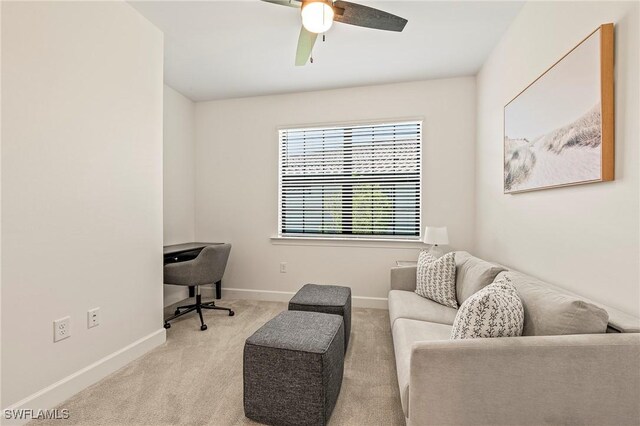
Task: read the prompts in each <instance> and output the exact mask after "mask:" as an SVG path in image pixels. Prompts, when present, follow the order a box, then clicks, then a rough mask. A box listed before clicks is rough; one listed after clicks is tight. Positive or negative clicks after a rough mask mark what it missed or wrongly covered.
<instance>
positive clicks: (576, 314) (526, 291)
mask: <svg viewBox="0 0 640 426" xmlns="http://www.w3.org/2000/svg"><path fill="white" fill-rule="evenodd" d="M503 274H505V275H507V276H508V277H509V278H510V279H511V282H512V283H513V285H514V287H515V288H516V291H517V292H518V295H519V296H520V300H521V301H522V306H523V307H524V328H523V330H522V335H523V336H553V335H560V334H594V333H605V332H606V331H607V323H608V322H609V314H608V313H607V311H605V310H604V309H602V308H600V307H598V306H596V305H594V304H593V303H589V302H587V301H585V300H582V299H580V298H579V297H577V296H573V295H570V294H565V293H561V292H560V291H558V290H556V289H554V288H553V287H552V286H550V285H549V284H547V283H545V282H544V281H540V280H538V279H536V278H533V277H530V276H528V275H525V274H523V273H521V272H516V271H508V272H502V273H500V274H499V275H498V278H499V277H501V276H502V275H503Z"/></svg>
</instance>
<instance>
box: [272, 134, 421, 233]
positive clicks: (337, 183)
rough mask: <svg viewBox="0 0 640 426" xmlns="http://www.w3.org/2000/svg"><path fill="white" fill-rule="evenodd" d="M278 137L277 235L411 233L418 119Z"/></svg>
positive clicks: (415, 227) (416, 228)
mask: <svg viewBox="0 0 640 426" xmlns="http://www.w3.org/2000/svg"><path fill="white" fill-rule="evenodd" d="M279 138H280V159H279V177H280V184H279V203H278V204H279V236H281V237H286V236H293V237H305V236H306V237H335V238H363V239H365V238H388V239H419V237H420V194H421V165H422V122H421V121H407V122H397V123H389V124H371V125H354V126H336V127H316V128H305V129H283V130H280V132H279Z"/></svg>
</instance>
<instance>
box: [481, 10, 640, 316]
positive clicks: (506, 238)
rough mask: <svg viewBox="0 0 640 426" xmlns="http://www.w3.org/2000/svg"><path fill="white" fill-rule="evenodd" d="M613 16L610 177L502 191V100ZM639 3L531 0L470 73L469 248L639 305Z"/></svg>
mask: <svg viewBox="0 0 640 426" xmlns="http://www.w3.org/2000/svg"><path fill="white" fill-rule="evenodd" d="M607 22H613V23H615V24H616V34H615V37H616V40H615V42H616V52H615V56H616V64H615V80H616V91H615V98H616V105H615V110H616V129H615V132H616V159H615V160H616V180H615V182H611V183H597V184H589V185H582V186H575V187H567V188H559V189H552V190H543V191H536V192H529V193H523V194H517V195H503V193H502V137H503V134H502V133H503V132H502V126H503V115H502V114H503V106H504V105H505V104H506V103H507V102H508V101H509V100H510V99H512V98H513V97H514V96H515V95H516V94H518V93H519V92H520V91H521V90H522V89H523V88H524V87H526V86H527V85H528V84H529V83H531V81H533V80H534V79H535V78H537V77H538V76H539V75H540V74H541V73H542V72H544V71H545V70H546V69H547V68H548V67H549V66H551V65H552V64H553V63H555V62H556V61H557V60H558V59H559V58H560V57H562V56H563V55H564V54H565V53H566V52H567V51H569V50H570V49H571V48H572V47H573V46H575V45H576V44H577V43H579V42H580V41H581V40H582V39H583V38H584V37H586V36H587V35H588V34H589V33H591V32H592V31H593V30H594V29H596V28H597V27H598V26H599V25H601V24H603V23H607ZM639 49H640V45H639V42H638V3H632V2H628V3H614V2H540V3H538V2H530V3H527V4H526V5H525V6H524V8H523V9H522V12H521V13H520V14H519V16H518V17H517V18H516V20H515V21H514V22H513V24H512V25H511V27H510V28H509V30H508V31H507V33H506V34H505V36H504V37H503V39H502V41H501V42H500V44H499V45H498V46H497V47H496V49H495V50H494V51H493V53H492V54H491V56H490V57H489V59H488V60H487V62H486V63H485V65H484V66H483V68H482V70H481V72H480V73H479V75H478V79H477V84H478V139H477V148H476V152H477V161H476V193H477V218H476V224H477V232H476V246H477V248H478V252H479V253H478V254H479V255H481V256H483V257H486V258H489V259H493V260H496V261H499V262H501V263H504V264H507V265H509V266H511V267H514V268H516V269H520V270H522V271H524V272H527V273H530V274H532V275H535V276H538V277H540V278H543V279H546V280H548V281H550V282H553V283H555V284H558V285H561V286H563V287H566V288H568V289H571V290H573V291H574V292H576V293H578V294H582V295H585V296H587V297H590V298H592V299H594V300H597V301H599V302H602V303H605V304H609V305H611V306H613V307H617V308H619V309H621V310H624V311H627V312H629V313H631V314H636V315H637V314H639V313H640V303H639V300H640V286H639V285H638V283H639V282H640V275H639V271H640V249H639V243H638V242H639V222H640V216H639V205H638V202H639V197H638V196H639V191H640V184H639V174H638V164H639V163H638V159H639V149H638V147H639V140H638V138H639V137H640V133H639V131H638V117H639V116H640V111H639V109H638V98H639V86H638V75H639V73H640V69H639V67H638V51H639Z"/></svg>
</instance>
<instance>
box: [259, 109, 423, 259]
mask: <svg viewBox="0 0 640 426" xmlns="http://www.w3.org/2000/svg"><path fill="white" fill-rule="evenodd" d="M408 123H419V124H420V135H419V138H418V139H417V143H418V148H419V151H420V163H419V168H420V170H419V174H418V176H419V177H418V212H417V213H418V235H417V236H401V235H391V236H384V235H375V234H374V235H362V234H328V233H327V234H283V233H282V225H283V224H282V214H283V209H282V193H283V182H282V181H283V176H282V149H283V146H282V142H283V140H282V139H283V138H282V137H281V132H282V131H293V130H319V129H322V130H324V129H331V128H345V127H359V126H383V125H397V124H408ZM276 131H277V138H278V143H277V147H278V151H277V155H278V170H277V174H278V196H277V204H278V206H277V215H278V219H277V232H276V236H274V237H271V240H272V241H279V240H282V241H285V240H291V241H311V242H314V241H317V242H320V243H321V245H331V244H332V243H333V242H344V243H356V244H360V243H364V244H365V245H364V246H365V247H366V246H369V245H370V244H367V243H373V244H383V243H387V242H388V243H405V244H407V243H409V244H410V245H411V246H412V245H413V244H415V243H420V244H422V238H423V229H422V228H423V226H422V223H423V220H422V219H423V214H422V207H423V195H422V190H423V173H424V145H423V142H424V139H423V135H424V118H423V117H409V118H406V117H405V118H394V119H387V120H367V121H346V122H331V123H313V124H297V125H285V126H278V127H277V128H276ZM303 245H307V244H303Z"/></svg>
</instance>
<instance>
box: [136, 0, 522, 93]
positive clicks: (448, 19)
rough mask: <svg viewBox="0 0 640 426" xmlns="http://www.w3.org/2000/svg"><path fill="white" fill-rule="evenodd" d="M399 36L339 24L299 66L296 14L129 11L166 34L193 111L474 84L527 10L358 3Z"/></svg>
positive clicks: (169, 64) (170, 59)
mask: <svg viewBox="0 0 640 426" xmlns="http://www.w3.org/2000/svg"><path fill="white" fill-rule="evenodd" d="M360 3H362V4H365V5H367V6H371V7H375V8H378V9H382V10H385V11H387V12H390V13H393V14H395V15H399V16H402V17H403V18H406V19H408V20H409V23H408V24H407V26H406V28H405V29H404V31H403V32H402V33H394V32H387V31H377V30H372V29H367V28H361V27H355V26H352V25H346V24H340V23H334V25H333V27H332V28H331V29H330V30H329V31H328V33H327V39H326V42H324V43H322V42H321V39H320V38H318V42H317V43H316V46H315V48H314V52H313V57H314V63H313V64H307V65H306V66H304V67H296V66H294V57H295V51H296V45H297V39H298V33H299V31H300V15H299V14H300V11H299V9H295V8H291V7H284V6H280V5H275V4H270V3H265V2H262V1H259V0H251V1H193V2H191V1H134V2H131V4H132V5H133V7H135V8H136V9H137V10H138V11H140V13H142V14H143V15H144V16H145V17H146V18H147V19H149V20H150V21H151V22H152V23H153V24H155V25H156V26H157V27H159V28H160V29H161V30H162V31H163V32H164V35H165V36H164V37H165V39H164V40H165V65H164V72H165V82H166V83H167V84H168V85H170V86H171V87H173V88H174V89H176V90H178V91H180V92H181V93H183V94H184V95H186V96H188V97H189V98H191V99H192V100H194V101H204V100H212V99H224V98H236V97H245V96H257V95H268V94H276V93H290V92H302V91H310V90H320V89H333V88H340V87H353V86H364V85H371V84H383V83H394V82H401V81H412V80H425V79H432V78H442V77H454V76H463V75H474V74H476V72H477V71H478V69H479V68H480V66H481V65H482V63H483V62H484V60H485V59H486V57H487V56H488V55H489V53H490V52H491V50H492V49H493V47H494V46H495V45H496V43H497V42H498V40H499V39H500V36H501V35H502V34H503V33H504V31H505V30H506V29H507V27H508V26H509V24H510V23H511V21H512V20H513V18H514V17H515V16H516V15H517V13H518V12H519V10H520V8H521V7H522V2H484V1H472V2H453V1H385V2H376V1H366V0H365V1H361V2H360Z"/></svg>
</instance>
